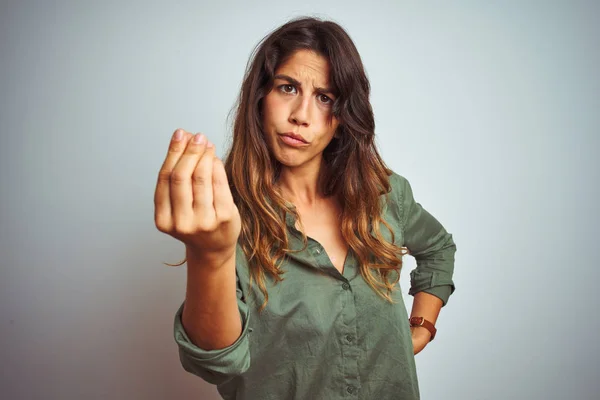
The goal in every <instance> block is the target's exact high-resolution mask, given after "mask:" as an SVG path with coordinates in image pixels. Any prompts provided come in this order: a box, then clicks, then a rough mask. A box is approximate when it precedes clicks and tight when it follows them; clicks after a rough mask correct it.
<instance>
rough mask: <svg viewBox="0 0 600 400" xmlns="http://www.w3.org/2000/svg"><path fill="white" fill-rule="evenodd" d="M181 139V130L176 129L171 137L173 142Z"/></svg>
mask: <svg viewBox="0 0 600 400" xmlns="http://www.w3.org/2000/svg"><path fill="white" fill-rule="evenodd" d="M182 137H183V131H182V130H181V129H177V130H176V131H175V134H174V135H173V140H174V141H176V142H178V141H180V140H181V138H182Z"/></svg>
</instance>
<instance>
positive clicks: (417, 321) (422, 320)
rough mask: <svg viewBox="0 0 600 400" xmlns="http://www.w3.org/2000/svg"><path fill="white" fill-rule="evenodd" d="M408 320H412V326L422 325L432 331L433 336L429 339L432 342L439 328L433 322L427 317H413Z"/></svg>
mask: <svg viewBox="0 0 600 400" xmlns="http://www.w3.org/2000/svg"><path fill="white" fill-rule="evenodd" d="M408 322H410V326H422V327H423V328H425V329H427V330H428V331H429V332H430V333H431V338H430V339H429V341H430V342H431V341H432V340H433V338H434V337H435V333H436V332H437V329H436V328H435V326H434V325H433V324H432V323H431V322H429V321H427V320H426V319H425V318H423V317H412V318H410V319H409V320H408Z"/></svg>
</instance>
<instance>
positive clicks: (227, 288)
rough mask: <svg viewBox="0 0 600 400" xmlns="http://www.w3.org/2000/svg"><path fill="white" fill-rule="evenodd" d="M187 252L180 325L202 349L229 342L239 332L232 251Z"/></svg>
mask: <svg viewBox="0 0 600 400" xmlns="http://www.w3.org/2000/svg"><path fill="white" fill-rule="evenodd" d="M186 255H187V287H186V296H185V303H184V309H183V312H182V324H183V326H184V329H185V331H186V333H187V335H188V337H189V338H190V340H191V341H192V342H193V343H194V344H195V345H196V346H198V347H200V348H202V349H204V350H214V349H222V348H225V347H228V346H230V345H232V344H233V343H234V342H235V341H236V340H237V339H238V338H239V337H240V334H241V332H242V322H241V317H240V313H239V310H238V305H237V296H236V275H235V251H233V252H232V254H231V256H227V257H225V258H219V257H208V256H201V255H198V254H194V253H192V252H190V251H187V252H186Z"/></svg>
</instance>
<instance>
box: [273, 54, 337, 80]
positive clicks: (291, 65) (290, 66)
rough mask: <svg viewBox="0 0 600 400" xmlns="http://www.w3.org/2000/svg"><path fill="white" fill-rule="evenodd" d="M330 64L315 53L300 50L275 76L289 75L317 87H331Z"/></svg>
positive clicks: (282, 65) (281, 66) (278, 69)
mask: <svg viewBox="0 0 600 400" xmlns="http://www.w3.org/2000/svg"><path fill="white" fill-rule="evenodd" d="M329 70H330V68H329V62H328V61H327V59H326V58H325V57H323V56H321V55H319V54H317V53H315V52H314V51H310V50H298V51H296V52H295V53H294V54H292V55H291V56H290V57H289V58H288V59H287V60H286V61H285V62H284V63H283V64H281V65H280V66H279V68H277V70H276V71H275V74H276V75H277V74H284V75H289V76H290V77H292V78H294V79H296V80H298V81H300V82H302V83H304V82H306V83H310V84H312V85H313V86H316V87H326V86H328V85H329Z"/></svg>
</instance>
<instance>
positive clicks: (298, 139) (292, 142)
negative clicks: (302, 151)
mask: <svg viewBox="0 0 600 400" xmlns="http://www.w3.org/2000/svg"><path fill="white" fill-rule="evenodd" d="M279 139H281V141H282V142H283V143H285V144H287V145H289V146H292V147H302V146H306V145H308V144H309V143H308V142H307V141H306V139H304V138H303V137H302V136H300V135H297V134H295V133H293V132H287V133H282V134H280V135H279Z"/></svg>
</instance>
